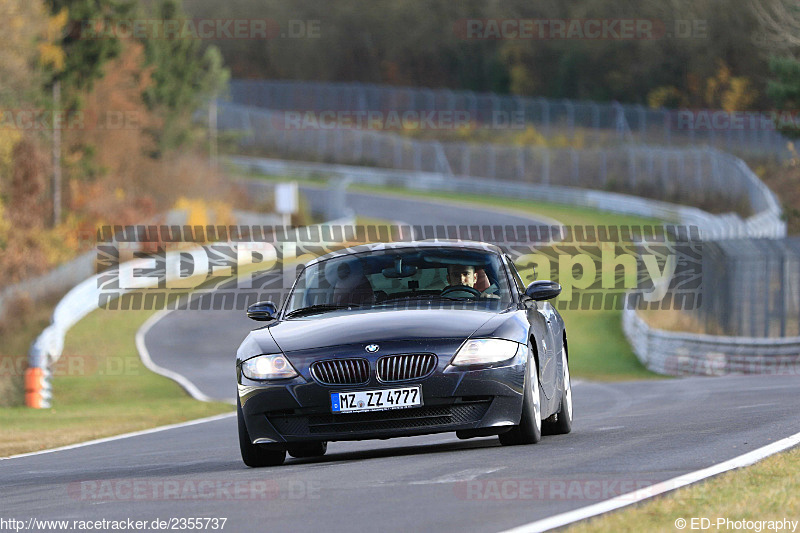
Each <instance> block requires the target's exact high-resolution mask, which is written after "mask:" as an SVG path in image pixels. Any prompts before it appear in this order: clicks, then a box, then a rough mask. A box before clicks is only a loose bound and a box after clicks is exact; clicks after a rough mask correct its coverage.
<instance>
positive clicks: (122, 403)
mask: <svg viewBox="0 0 800 533" xmlns="http://www.w3.org/2000/svg"><path fill="white" fill-rule="evenodd" d="M152 313H153V312H152V311H106V310H97V311H94V312H93V313H91V314H90V315H89V316H87V317H86V318H84V319H83V320H81V321H80V322H79V323H78V324H76V325H75V327H73V328H72V329H71V330H70V331H69V332H68V333H67V337H66V342H65V346H64V355H62V359H61V361H62V362H61V363H59V365H60V367H59V366H57V367H56V371H55V374H56V375H55V376H54V377H53V380H52V386H53V401H52V408H51V409H29V408H27V407H6V408H0V456H8V455H13V454H16V453H24V452H30V451H36V450H41V449H47V448H54V447H57V446H62V445H66V444H72V443H76V442H82V441H86V440H91V439H96V438H101V437H107V436H111V435H117V434H120V433H126V432H129V431H137V430H142V429H146V428H152V427H156V426H160V425H164V424H172V423H177V422H183V421H186V420H192V419H196V418H202V417H205V416H211V415H214V414H219V413H224V412H229V411H231V410H232V407H231V406H230V405H227V404H222V403H204V402H198V401H196V400H194V399H192V398H191V397H190V396H189V395H188V394H186V392H184V391H183V389H181V387H180V386H178V385H177V384H176V383H175V382H173V381H172V380H170V379H167V378H165V377H162V376H159V375H157V374H154V373H152V372H150V371H149V370H147V369H146V368H145V367H144V366H143V365H142V363H141V360H140V359H139V355H138V352H137V350H136V346H135V345H134V336H135V334H136V331H137V330H138V329H139V327H140V326H141V325H142V323H144V321H145V320H146V319H147V318H148V317H149V316H150V315H151V314H152ZM59 368H61V370H59ZM59 374H66V375H59Z"/></svg>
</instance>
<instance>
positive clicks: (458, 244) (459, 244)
mask: <svg viewBox="0 0 800 533" xmlns="http://www.w3.org/2000/svg"><path fill="white" fill-rule="evenodd" d="M405 248H416V249H440V250H441V249H446V250H476V251H484V252H492V253H496V254H503V250H502V248H500V247H499V246H496V245H494V244H489V243H487V242H480V241H461V240H448V239H429V240H422V241H401V242H377V243H370V244H359V245H356V246H350V247H347V248H342V249H341V250H335V251H333V252H329V253H327V254H325V255H321V256H319V257H317V258H316V259H312V260H311V261H309V262H308V263H306V264H305V266H306V267H309V266H311V265H314V264H317V263H320V262H322V261H327V260H328V259H333V258H334V257H344V256H347V255H355V254H362V253H368V252H383V251H386V250H401V249H405Z"/></svg>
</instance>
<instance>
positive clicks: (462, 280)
mask: <svg viewBox="0 0 800 533" xmlns="http://www.w3.org/2000/svg"><path fill="white" fill-rule="evenodd" d="M484 276H485V274H484ZM477 282H478V272H477V270H475V267H474V266H472V265H448V266H447V283H448V286H449V287H458V286H465V287H469V288H471V289H476V290H478V292H479V293H480V295H481V298H499V296H498V295H496V294H493V293H492V292H493V291H481V290H480V289H479V288H478V287H475V284H476V283H477ZM485 288H486V287H484V289H485Z"/></svg>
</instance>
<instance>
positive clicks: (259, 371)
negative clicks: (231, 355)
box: [242, 353, 297, 379]
mask: <svg viewBox="0 0 800 533" xmlns="http://www.w3.org/2000/svg"><path fill="white" fill-rule="evenodd" d="M242 374H244V377H246V378H247V379H286V378H293V377H295V376H296V375H297V372H296V371H295V369H294V368H292V365H291V364H290V363H289V360H288V359H286V357H285V356H284V355H283V354H280V353H279V354H273V355H258V356H256V357H253V358H252V359H248V360H247V361H245V362H243V363H242Z"/></svg>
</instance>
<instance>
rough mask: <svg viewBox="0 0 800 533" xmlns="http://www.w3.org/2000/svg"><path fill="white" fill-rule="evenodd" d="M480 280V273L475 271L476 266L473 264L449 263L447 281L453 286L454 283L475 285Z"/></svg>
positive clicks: (468, 285)
mask: <svg viewBox="0 0 800 533" xmlns="http://www.w3.org/2000/svg"><path fill="white" fill-rule="evenodd" d="M477 281H478V274H477V273H476V272H475V267H474V266H472V265H448V266H447V283H448V284H449V285H450V286H451V287H452V286H454V285H466V286H467V287H472V288H474V287H475V283H476V282H477Z"/></svg>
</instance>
